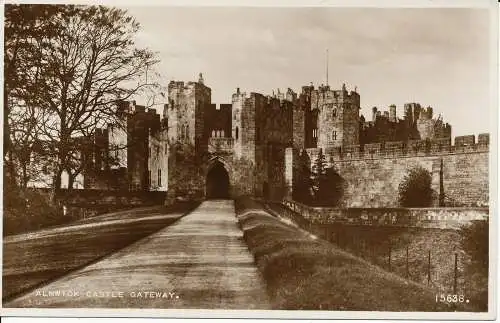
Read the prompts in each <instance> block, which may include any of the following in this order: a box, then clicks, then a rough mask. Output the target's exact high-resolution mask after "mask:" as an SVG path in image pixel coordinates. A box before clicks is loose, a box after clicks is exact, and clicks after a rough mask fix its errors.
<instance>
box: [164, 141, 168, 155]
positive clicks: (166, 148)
mask: <svg viewBox="0 0 500 323" xmlns="http://www.w3.org/2000/svg"><path fill="white" fill-rule="evenodd" d="M167 153H168V145H167V144H165V155H166V154H167Z"/></svg>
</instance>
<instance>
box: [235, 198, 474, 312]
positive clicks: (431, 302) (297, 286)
mask: <svg viewBox="0 0 500 323" xmlns="http://www.w3.org/2000/svg"><path fill="white" fill-rule="evenodd" d="M236 212H237V216H238V220H239V224H240V226H241V228H242V230H243V231H244V239H245V241H246V243H247V244H248V247H249V249H250V251H251V252H252V253H253V255H254V257H255V260H256V263H257V265H258V268H259V270H260V271H261V272H262V274H263V277H264V279H265V280H266V282H267V288H268V293H269V295H270V297H271V300H272V303H273V308H275V309H301V310H356V311H453V310H455V309H454V308H453V307H452V306H451V305H447V304H443V303H436V300H435V297H436V296H435V293H434V291H432V290H430V289H428V288H427V287H426V286H424V285H421V284H418V283H415V282H412V281H409V280H406V279H404V278H402V277H400V276H398V275H396V274H393V273H390V272H387V271H385V270H384V269H382V268H380V267H378V266H374V265H372V264H370V263H369V262H367V261H365V260H363V259H362V258H359V257H356V256H354V255H352V254H350V253H348V252H345V251H343V250H341V249H340V248H338V247H336V246H335V245H333V244H331V243H329V242H327V241H324V240H321V239H314V238H312V237H311V235H310V234H308V233H307V232H306V231H304V230H301V229H299V228H297V227H293V226H291V225H289V224H287V223H285V222H283V221H281V220H279V219H278V218H275V217H273V216H271V215H270V214H269V213H267V212H266V211H264V208H263V206H262V205H261V204H260V203H258V202H255V201H253V200H250V199H247V198H243V199H240V200H238V201H236ZM457 310H465V309H464V308H457Z"/></svg>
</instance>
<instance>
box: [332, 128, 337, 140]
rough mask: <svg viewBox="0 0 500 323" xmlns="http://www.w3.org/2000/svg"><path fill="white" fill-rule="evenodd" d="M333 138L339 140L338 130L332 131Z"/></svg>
mask: <svg viewBox="0 0 500 323" xmlns="http://www.w3.org/2000/svg"><path fill="white" fill-rule="evenodd" d="M332 140H337V131H335V130H334V131H333V132H332Z"/></svg>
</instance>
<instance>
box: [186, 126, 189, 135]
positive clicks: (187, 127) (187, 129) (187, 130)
mask: <svg viewBox="0 0 500 323" xmlns="http://www.w3.org/2000/svg"><path fill="white" fill-rule="evenodd" d="M186 138H189V125H187V126H186Z"/></svg>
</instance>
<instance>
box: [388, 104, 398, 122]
mask: <svg viewBox="0 0 500 323" xmlns="http://www.w3.org/2000/svg"><path fill="white" fill-rule="evenodd" d="M389 121H390V122H396V105H395V104H391V105H390V106H389Z"/></svg>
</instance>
